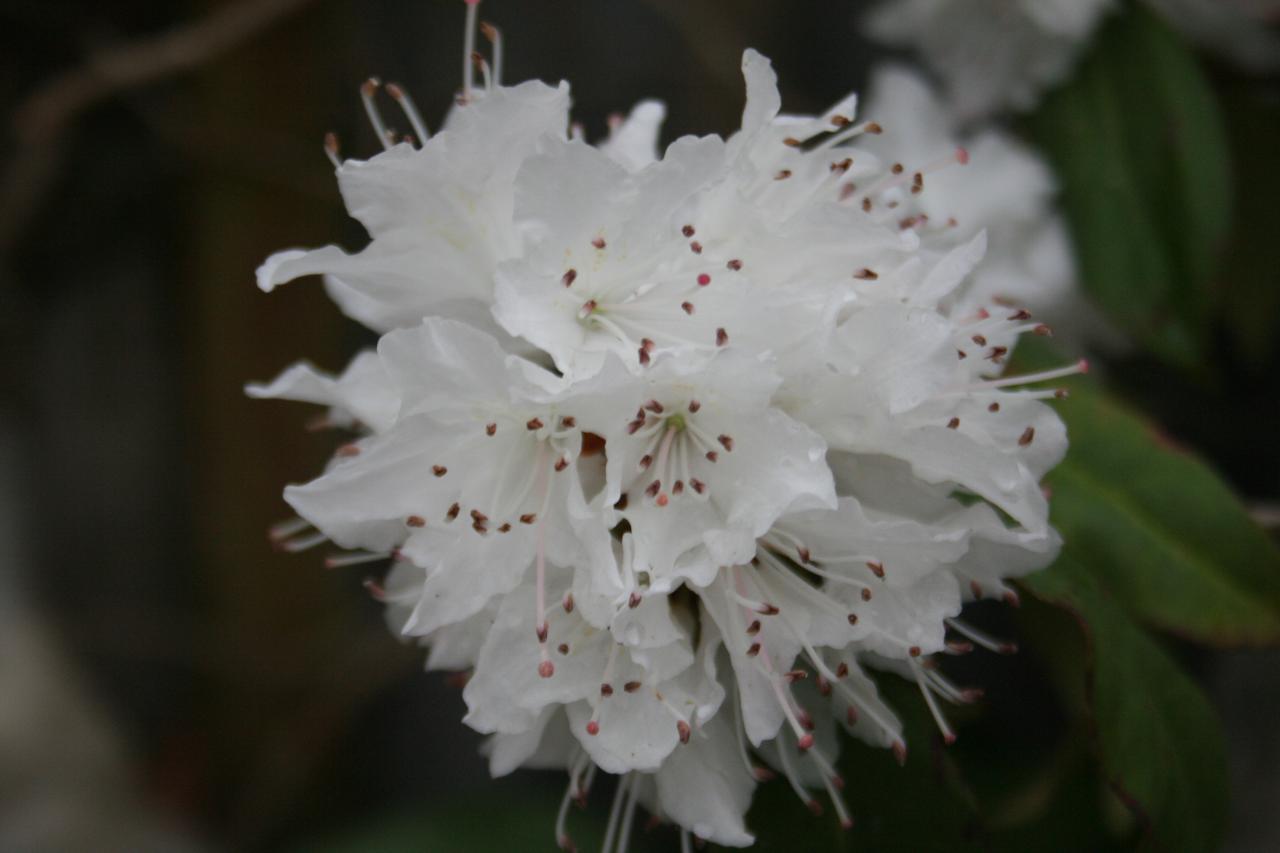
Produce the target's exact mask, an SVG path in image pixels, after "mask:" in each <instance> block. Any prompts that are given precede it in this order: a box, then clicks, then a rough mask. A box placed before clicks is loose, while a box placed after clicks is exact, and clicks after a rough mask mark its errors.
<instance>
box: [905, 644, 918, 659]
mask: <svg viewBox="0 0 1280 853" xmlns="http://www.w3.org/2000/svg"><path fill="white" fill-rule="evenodd" d="M907 654H909V655H911V656H912V657H913V658H918V657H920V647H919V646H912V647H911V648H909V649H907Z"/></svg>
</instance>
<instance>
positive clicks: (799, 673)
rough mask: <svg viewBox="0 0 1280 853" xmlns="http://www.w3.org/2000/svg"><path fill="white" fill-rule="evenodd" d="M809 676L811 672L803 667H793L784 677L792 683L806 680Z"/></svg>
mask: <svg viewBox="0 0 1280 853" xmlns="http://www.w3.org/2000/svg"><path fill="white" fill-rule="evenodd" d="M808 677H809V673H807V672H805V671H804V670H803V669H793V670H791V671H790V672H788V673H786V674H785V675H784V676H783V678H785V679H786V680H787V681H788V682H790V683H792V684H795V683H796V682H797V681H804V680H805V679H806V678H808Z"/></svg>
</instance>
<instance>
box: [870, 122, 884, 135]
mask: <svg viewBox="0 0 1280 853" xmlns="http://www.w3.org/2000/svg"><path fill="white" fill-rule="evenodd" d="M867 133H884V128H883V127H881V126H880V123H879V122H876V121H873V122H871V124H869V125H867Z"/></svg>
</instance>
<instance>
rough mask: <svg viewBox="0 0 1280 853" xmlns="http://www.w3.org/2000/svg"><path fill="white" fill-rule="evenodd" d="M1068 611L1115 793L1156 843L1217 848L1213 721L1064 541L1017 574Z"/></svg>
mask: <svg viewBox="0 0 1280 853" xmlns="http://www.w3.org/2000/svg"><path fill="white" fill-rule="evenodd" d="M1025 584H1026V586H1028V587H1029V588H1030V589H1031V590H1032V592H1034V593H1035V594H1036V595H1037V596H1039V597H1041V598H1043V599H1045V600H1047V601H1050V602H1053V603H1056V604H1059V605H1061V606H1064V607H1066V608H1068V609H1069V610H1071V611H1073V612H1074V613H1075V614H1076V615H1077V616H1078V617H1079V619H1080V622H1081V625H1082V627H1083V629H1084V630H1085V632H1086V634H1087V635H1088V637H1089V641H1090V647H1091V656H1090V664H1091V666H1090V669H1089V676H1088V687H1089V695H1090V697H1091V705H1092V711H1093V723H1094V727H1095V732H1096V737H1097V746H1098V751H1099V755H1100V758H1101V761H1102V766H1103V769H1104V771H1105V773H1106V775H1107V777H1108V778H1109V779H1110V781H1111V783H1112V784H1113V786H1114V787H1115V788H1116V790H1117V792H1119V793H1120V794H1121V796H1122V797H1123V798H1124V799H1125V801H1126V802H1127V803H1128V804H1129V805H1130V807H1131V808H1132V809H1133V811H1134V813H1135V814H1136V815H1137V816H1138V817H1139V818H1140V819H1141V820H1142V821H1143V822H1144V824H1145V825H1146V830H1147V840H1148V841H1149V842H1151V845H1150V846H1153V847H1154V849H1157V850H1166V851H1179V853H1207V851H1212V850H1216V849H1217V847H1218V843H1219V841H1220V839H1221V835H1222V831H1223V828H1224V826H1225V823H1226V813H1227V768H1226V755H1225V752H1224V746H1223V742H1222V733H1221V729H1220V727H1219V724H1218V720H1217V718H1216V716H1215V714H1214V712H1213V709H1212V708H1211V707H1210V706H1209V703H1208V701H1207V700H1206V699H1205V697H1204V695H1203V694H1202V693H1201V692H1200V690H1199V689H1198V688H1197V687H1196V685H1195V684H1194V683H1192V682H1191V680H1190V679H1189V678H1187V676H1186V674H1185V673H1183V672H1182V670H1181V669H1180V668H1179V667H1178V665H1177V664H1176V663H1175V662H1174V661H1173V660H1172V659H1170V657H1169V656H1168V655H1167V654H1166V653H1165V652H1164V650H1163V649H1161V648H1160V646H1159V645H1158V644H1157V643H1156V642H1155V641H1154V640H1153V639H1152V638H1151V637H1149V636H1147V635H1146V634H1145V633H1144V632H1143V631H1142V630H1141V629H1140V628H1139V627H1138V626H1137V625H1135V624H1134V623H1133V621H1132V620H1131V619H1130V618H1129V617H1128V616H1127V615H1126V613H1125V612H1124V609H1123V608H1122V607H1120V606H1119V604H1118V603H1117V602H1116V601H1115V600H1114V599H1112V598H1111V597H1110V596H1109V595H1108V594H1107V593H1106V591H1105V589H1104V588H1103V587H1102V586H1101V585H1100V584H1099V583H1098V581H1097V579H1096V577H1095V574H1094V572H1093V571H1092V570H1091V567H1089V565H1088V558H1086V557H1081V556H1080V555H1078V554H1075V553H1073V552H1072V551H1071V550H1070V548H1069V549H1068V551H1067V552H1066V553H1064V554H1063V556H1062V557H1061V558H1060V559H1059V560H1058V562H1057V563H1056V564H1055V565H1054V567H1053V568H1052V569H1050V570H1049V571H1046V572H1041V573H1039V574H1037V575H1033V576H1031V577H1030V578H1028V579H1026V581H1025Z"/></svg>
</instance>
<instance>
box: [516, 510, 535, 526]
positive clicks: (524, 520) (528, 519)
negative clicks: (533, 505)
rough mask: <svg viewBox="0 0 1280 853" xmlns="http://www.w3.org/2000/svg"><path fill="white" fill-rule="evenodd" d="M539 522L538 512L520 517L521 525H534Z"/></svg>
mask: <svg viewBox="0 0 1280 853" xmlns="http://www.w3.org/2000/svg"><path fill="white" fill-rule="evenodd" d="M537 520H538V514H537V513H536V512H526V513H525V514H524V515H522V516H520V523H521V524H533V523H534V522H535V521H537Z"/></svg>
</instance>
